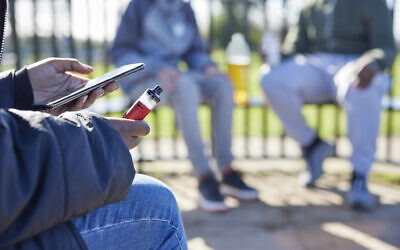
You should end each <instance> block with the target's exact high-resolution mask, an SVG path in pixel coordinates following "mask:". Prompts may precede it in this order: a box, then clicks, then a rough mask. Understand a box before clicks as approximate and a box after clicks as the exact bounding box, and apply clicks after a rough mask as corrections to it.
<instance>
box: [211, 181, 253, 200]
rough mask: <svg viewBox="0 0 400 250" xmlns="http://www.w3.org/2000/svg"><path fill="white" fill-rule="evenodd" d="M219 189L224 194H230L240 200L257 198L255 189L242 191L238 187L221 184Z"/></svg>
mask: <svg viewBox="0 0 400 250" xmlns="http://www.w3.org/2000/svg"><path fill="white" fill-rule="evenodd" d="M219 191H220V192H221V194H222V195H224V196H232V197H234V198H236V199H239V200H242V201H256V200H258V192H257V191H243V190H240V189H238V188H235V187H232V186H229V185H226V184H221V186H220V188H219Z"/></svg>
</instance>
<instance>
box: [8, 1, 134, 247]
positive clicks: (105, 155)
mask: <svg viewBox="0 0 400 250" xmlns="http://www.w3.org/2000/svg"><path fill="white" fill-rule="evenodd" d="M1 2H3V1H1ZM4 2H5V1H4ZM5 7H6V6H3V5H1V4H0V16H2V17H3V19H2V20H3V21H4V16H5ZM1 35H3V33H1ZM0 50H1V48H0ZM32 105H33V94H32V88H31V87H30V82H29V78H28V75H27V72H26V70H21V71H18V72H14V71H9V72H5V73H2V74H0V249H85V248H86V247H85V243H84V242H83V240H82V238H81V237H80V235H79V233H78V232H77V230H76V229H75V228H74V227H73V225H72V223H70V222H69V220H70V219H71V218H73V217H77V216H81V215H84V214H86V213H88V212H89V211H91V210H94V209H96V208H99V207H102V206H105V205H107V204H110V203H113V202H117V201H120V200H122V199H124V197H125V196H126V194H127V193H128V191H129V189H130V187H131V183H132V180H133V177H134V174H135V171H134V168H133V163H132V159H131V156H130V154H129V151H128V149H127V148H126V147H125V144H124V143H123V141H122V139H121V137H120V135H119V133H118V132H117V131H116V130H115V129H114V128H113V127H112V125H111V124H110V123H109V122H108V121H107V120H106V119H104V118H102V117H101V116H98V115H95V114H91V113H65V114H63V115H62V116H59V117H54V116H51V115H48V114H44V113H41V112H33V111H22V110H17V109H13V108H15V107H17V108H19V109H30V108H32Z"/></svg>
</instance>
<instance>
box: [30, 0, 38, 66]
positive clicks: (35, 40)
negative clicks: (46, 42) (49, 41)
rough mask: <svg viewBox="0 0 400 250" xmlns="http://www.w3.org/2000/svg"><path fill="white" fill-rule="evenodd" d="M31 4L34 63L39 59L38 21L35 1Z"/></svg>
mask: <svg viewBox="0 0 400 250" xmlns="http://www.w3.org/2000/svg"><path fill="white" fill-rule="evenodd" d="M32 4H33V56H34V58H35V61H39V59H40V42H39V36H38V34H37V33H38V20H37V0H32Z"/></svg>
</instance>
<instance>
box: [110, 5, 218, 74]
mask: <svg viewBox="0 0 400 250" xmlns="http://www.w3.org/2000/svg"><path fill="white" fill-rule="evenodd" d="M111 56H112V59H113V61H114V63H115V64H116V65H117V66H120V65H124V64H129V63H137V62H144V63H145V64H146V69H145V70H144V71H143V72H140V73H138V74H135V76H138V77H137V78H136V79H138V78H140V76H141V75H143V74H150V75H153V76H154V75H155V74H156V73H157V72H158V71H159V70H160V69H161V68H162V67H165V66H170V67H177V65H178V63H179V62H180V61H181V60H183V61H185V62H186V63H187V65H188V68H189V69H190V70H196V71H203V70H204V69H205V68H206V66H207V65H210V64H214V62H213V61H212V60H211V58H210V56H209V53H208V51H207V48H206V45H205V44H204V42H203V40H202V38H201V36H200V34H199V30H198V27H197V24H196V20H195V16H194V13H193V10H192V8H191V7H190V4H189V3H186V2H183V1H181V0H176V1H174V2H173V3H172V4H168V3H167V1H165V0H134V1H131V2H130V4H129V6H128V8H127V10H126V12H125V14H124V16H123V17H122V20H121V24H120V26H119V28H118V31H117V35H116V38H115V41H114V44H113V46H112V48H111Z"/></svg>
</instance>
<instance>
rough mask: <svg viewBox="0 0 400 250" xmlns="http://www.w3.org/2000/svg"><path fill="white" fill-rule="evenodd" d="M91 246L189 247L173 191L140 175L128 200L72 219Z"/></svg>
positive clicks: (101, 247)
mask: <svg viewBox="0 0 400 250" xmlns="http://www.w3.org/2000/svg"><path fill="white" fill-rule="evenodd" d="M72 223H73V224H74V225H75V227H76V228H77V229H78V231H79V232H80V234H81V235H82V238H83V240H84V241H85V243H86V245H87V246H88V248H89V249H187V244H186V236H185V231H184V228H183V224H182V219H181V216H180V213H179V209H178V206H177V204H176V200H175V197H174V195H173V194H172V192H171V191H170V190H169V189H168V188H167V187H166V186H165V185H164V184H163V183H161V182H160V181H158V180H156V179H154V178H152V177H148V176H144V175H136V177H135V180H134V181H133V185H132V187H131V190H130V192H129V194H128V195H127V197H126V198H125V200H123V201H121V202H118V203H114V204H110V205H108V206H105V207H102V208H99V209H97V210H94V211H92V212H90V213H88V214H86V215H85V216H82V217H78V218H75V219H73V220H72Z"/></svg>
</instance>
